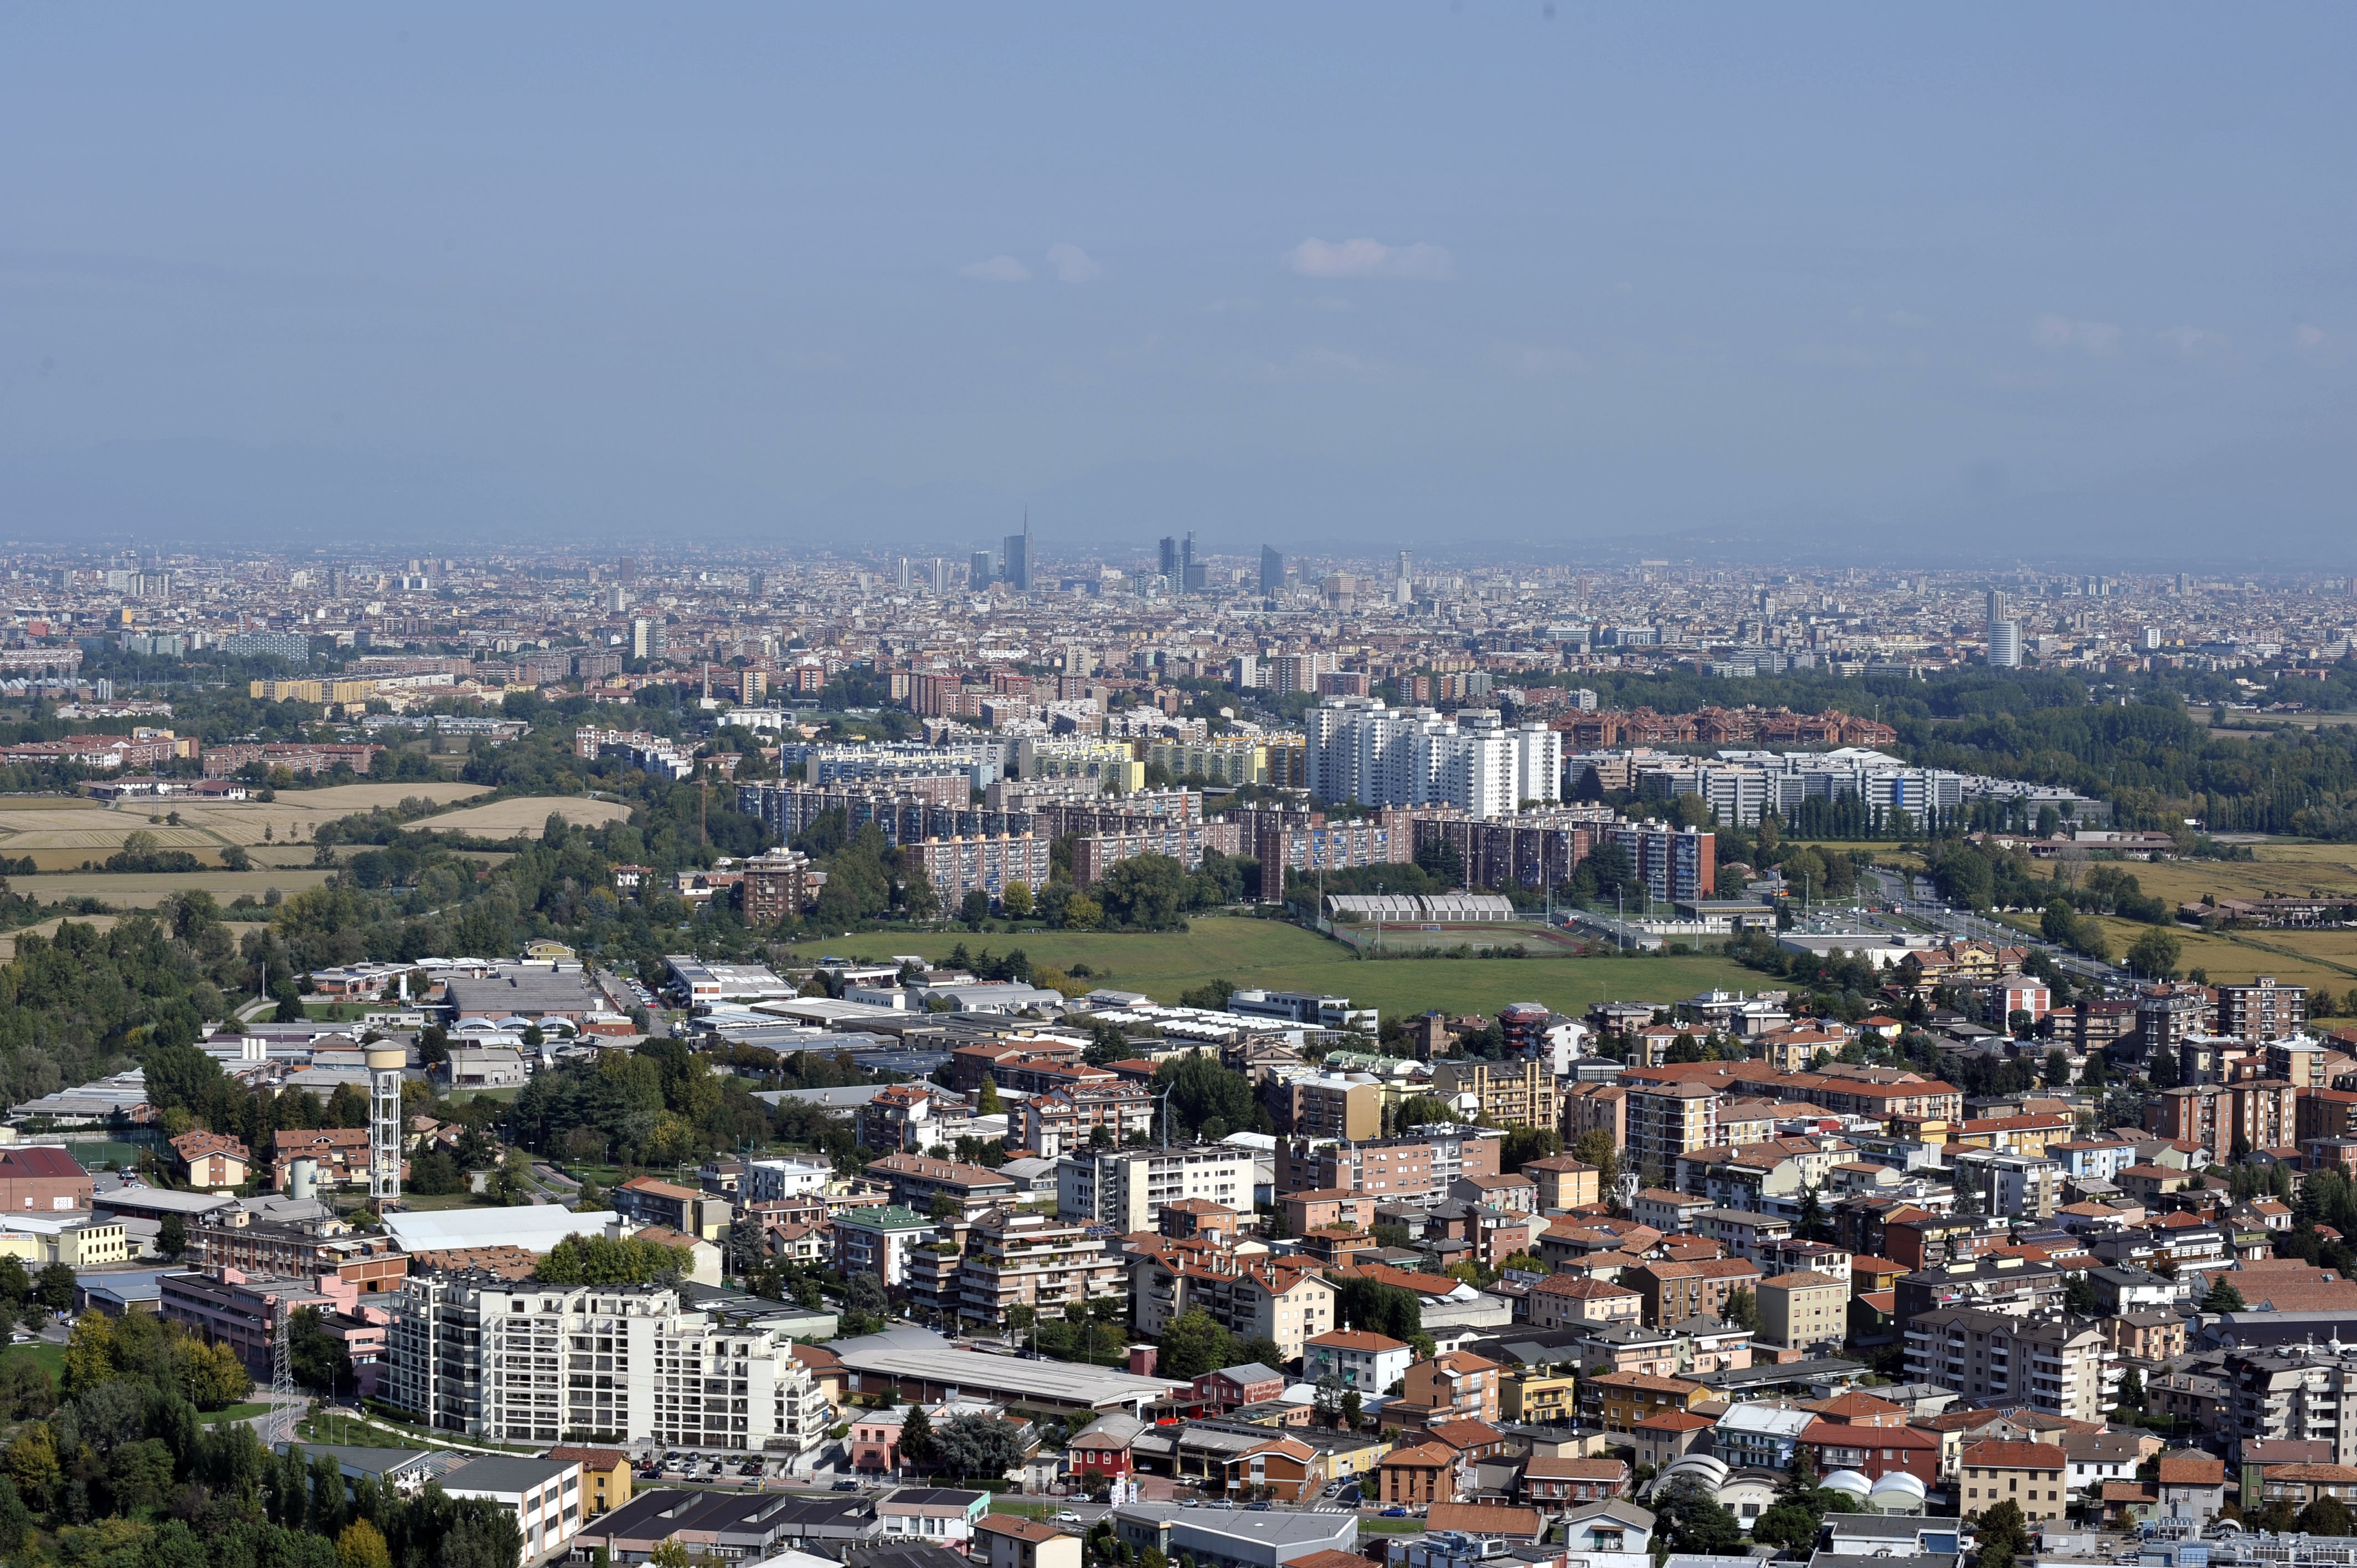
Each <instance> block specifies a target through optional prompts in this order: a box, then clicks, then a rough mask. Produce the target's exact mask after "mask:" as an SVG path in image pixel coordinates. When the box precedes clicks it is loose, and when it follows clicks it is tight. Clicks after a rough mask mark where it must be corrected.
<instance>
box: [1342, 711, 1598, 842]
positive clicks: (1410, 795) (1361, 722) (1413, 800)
mask: <svg viewBox="0 0 2357 1568" xmlns="http://www.w3.org/2000/svg"><path fill="white" fill-rule="evenodd" d="M1303 725H1304V728H1305V729H1306V730H1307V731H1308V737H1309V739H1308V753H1307V757H1306V759H1305V766H1306V768H1307V770H1308V782H1309V789H1310V792H1311V793H1312V794H1314V795H1316V796H1317V797H1318V799H1319V800H1356V801H1358V802H1359V803H1360V804H1361V805H1367V806H1455V807H1457V808H1458V809H1459V810H1461V811H1464V812H1465V814H1466V815H1467V816H1469V817H1476V818H1482V819H1487V818H1490V817H1501V816H1512V814H1513V813H1514V812H1515V811H1517V810H1519V809H1520V808H1521V806H1522V803H1523V801H1525V800H1539V801H1553V800H1560V799H1561V798H1562V792H1563V786H1562V774H1563V736H1562V735H1561V734H1560V733H1558V732H1557V731H1555V730H1551V729H1549V728H1547V727H1546V726H1545V725H1541V724H1526V725H1517V726H1513V727H1509V726H1508V725H1506V724H1505V722H1504V720H1503V719H1502V718H1501V717H1500V715H1499V714H1497V713H1496V712H1495V711H1494V710H1491V709H1488V708H1473V709H1467V710H1464V711H1462V712H1460V713H1458V714H1457V716H1456V717H1454V718H1446V717H1443V716H1442V715H1441V714H1437V713H1435V712H1434V711H1432V710H1431V709H1429V708H1392V707H1387V706H1385V705H1384V703H1383V699H1382V698H1380V697H1329V698H1328V699H1327V700H1326V701H1325V702H1323V703H1319V704H1318V706H1317V707H1315V708H1312V709H1310V710H1309V712H1308V714H1305V715H1304V720H1303Z"/></svg>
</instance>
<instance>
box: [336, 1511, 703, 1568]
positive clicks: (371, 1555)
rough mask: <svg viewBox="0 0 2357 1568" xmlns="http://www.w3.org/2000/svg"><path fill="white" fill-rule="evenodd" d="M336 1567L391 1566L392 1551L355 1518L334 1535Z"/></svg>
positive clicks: (364, 1522)
mask: <svg viewBox="0 0 2357 1568" xmlns="http://www.w3.org/2000/svg"><path fill="white" fill-rule="evenodd" d="M666 1544H668V1543H666ZM336 1568H393V1553H392V1552H391V1551H389V1550H388V1549H387V1548H386V1546H385V1544H384V1537H383V1536H382V1535H380V1534H379V1533H377V1528H376V1526H374V1525H372V1524H371V1523H370V1522H369V1521H368V1520H364V1519H356V1520H352V1522H351V1523H350V1524H348V1525H346V1526H344V1530H343V1533H342V1534H341V1535H339V1536H337V1537H336Z"/></svg>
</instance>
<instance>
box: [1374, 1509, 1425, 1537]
mask: <svg viewBox="0 0 2357 1568" xmlns="http://www.w3.org/2000/svg"><path fill="white" fill-rule="evenodd" d="M1359 1533H1360V1534H1361V1535H1422V1534H1423V1533H1424V1520H1420V1519H1382V1518H1378V1517H1376V1516H1374V1515H1372V1514H1361V1515H1360V1516H1359Z"/></svg>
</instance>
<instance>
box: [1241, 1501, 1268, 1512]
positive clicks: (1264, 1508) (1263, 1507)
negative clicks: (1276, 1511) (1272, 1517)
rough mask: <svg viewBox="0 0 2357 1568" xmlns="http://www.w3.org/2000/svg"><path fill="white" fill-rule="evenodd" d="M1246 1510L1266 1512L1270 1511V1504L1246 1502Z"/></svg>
mask: <svg viewBox="0 0 2357 1568" xmlns="http://www.w3.org/2000/svg"><path fill="white" fill-rule="evenodd" d="M1244 1512H1246V1513H1266V1512H1268V1505H1267V1504H1266V1503H1246V1504H1245V1505H1244Z"/></svg>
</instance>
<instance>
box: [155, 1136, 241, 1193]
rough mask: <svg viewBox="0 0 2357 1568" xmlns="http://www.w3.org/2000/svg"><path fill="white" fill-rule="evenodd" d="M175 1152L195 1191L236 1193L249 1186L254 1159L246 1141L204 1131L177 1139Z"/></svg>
mask: <svg viewBox="0 0 2357 1568" xmlns="http://www.w3.org/2000/svg"><path fill="white" fill-rule="evenodd" d="M172 1153H173V1155H175V1156H176V1162H175V1163H177V1164H178V1165H179V1167H180V1174H181V1176H183V1177H184V1178H185V1179H186V1180H187V1182H188V1187H189V1189H190V1190H191V1191H195V1192H234V1191H236V1190H237V1189H238V1188H239V1187H243V1186H244V1185H245V1181H246V1176H247V1175H248V1173H249V1172H250V1171H251V1170H252V1169H253V1155H252V1154H251V1153H250V1152H248V1150H247V1149H246V1146H245V1142H244V1140H243V1139H241V1138H229V1137H224V1136H222V1135H221V1133H208V1132H206V1131H204V1130H203V1129H201V1128H199V1129H196V1130H194V1131H191V1132H187V1133H181V1134H180V1135H179V1136H178V1137H177V1138H175V1139H173V1140H172Z"/></svg>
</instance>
